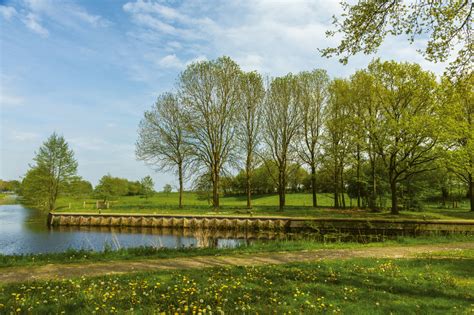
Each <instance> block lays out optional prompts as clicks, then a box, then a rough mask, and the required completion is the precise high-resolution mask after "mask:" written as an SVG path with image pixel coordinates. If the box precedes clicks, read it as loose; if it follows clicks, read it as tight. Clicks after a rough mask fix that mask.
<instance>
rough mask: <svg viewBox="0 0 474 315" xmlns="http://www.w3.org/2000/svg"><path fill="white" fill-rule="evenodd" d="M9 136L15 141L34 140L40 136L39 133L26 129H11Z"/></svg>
mask: <svg viewBox="0 0 474 315" xmlns="http://www.w3.org/2000/svg"><path fill="white" fill-rule="evenodd" d="M11 138H12V139H13V140H15V141H25V142H26V141H35V140H38V139H39V138H40V134H38V133H34V132H27V131H17V130H13V131H11Z"/></svg>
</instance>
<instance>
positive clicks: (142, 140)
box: [136, 93, 191, 208]
mask: <svg viewBox="0 0 474 315" xmlns="http://www.w3.org/2000/svg"><path fill="white" fill-rule="evenodd" d="M185 133H186V131H185V122H184V119H183V113H182V108H181V104H180V101H179V99H178V97H177V96H176V95H174V94H171V93H165V94H163V95H161V96H160V97H159V98H158V100H157V101H156V103H155V106H154V107H153V108H152V109H151V110H150V111H147V112H145V117H144V118H143V120H142V121H141V122H140V127H139V136H138V141H137V143H136V155H137V157H138V159H140V160H143V161H146V162H148V163H151V164H152V165H157V166H158V169H159V170H164V171H175V172H176V173H177V175H178V182H179V207H180V208H181V207H182V206H183V191H184V187H183V186H184V179H185V172H186V169H187V167H188V162H189V159H190V153H191V150H190V146H189V145H188V144H187V141H186V134H185Z"/></svg>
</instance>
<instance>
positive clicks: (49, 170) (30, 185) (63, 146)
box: [22, 133, 77, 211]
mask: <svg viewBox="0 0 474 315" xmlns="http://www.w3.org/2000/svg"><path fill="white" fill-rule="evenodd" d="M33 160H34V162H35V164H34V165H33V166H31V168H30V170H29V171H28V172H27V174H26V176H25V178H24V180H23V182H22V186H23V187H22V195H23V197H24V198H25V199H27V200H30V201H33V202H35V203H36V204H41V203H42V202H44V203H45V204H46V207H47V209H48V210H50V211H51V210H54V209H55V207H56V200H57V198H58V196H59V195H60V194H61V193H63V192H64V190H65V188H67V186H68V185H69V184H70V182H71V181H72V180H73V179H74V177H75V175H76V172H77V161H76V160H75V158H74V152H73V151H72V150H71V149H70V148H69V145H68V144H67V142H66V140H64V137H62V136H59V135H57V134H56V133H53V134H52V135H51V136H50V137H49V138H48V139H47V140H46V141H45V142H44V143H43V145H42V146H41V147H40V149H39V151H38V153H36V156H35V158H34V159H33Z"/></svg>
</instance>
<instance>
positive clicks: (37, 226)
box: [0, 205, 251, 255]
mask: <svg viewBox="0 0 474 315" xmlns="http://www.w3.org/2000/svg"><path fill="white" fill-rule="evenodd" d="M249 238H251V237H250V236H249V235H246V234H235V233H232V232H211V231H205V230H201V231H199V230H198V231H186V230H172V229H159V228H126V227H125V228H112V227H54V228H48V226H47V225H46V214H45V213H44V212H40V211H38V210H34V209H28V208H25V207H23V206H22V205H0V254H7V255H8V254H27V253H47V252H60V251H64V250H67V249H90V250H96V251H100V250H103V249H104V248H105V246H108V247H111V248H112V249H118V248H126V247H138V246H154V247H166V248H181V247H217V248H222V247H236V246H238V245H241V244H245V243H248V242H249Z"/></svg>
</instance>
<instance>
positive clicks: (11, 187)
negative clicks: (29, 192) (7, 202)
mask: <svg viewBox="0 0 474 315" xmlns="http://www.w3.org/2000/svg"><path fill="white" fill-rule="evenodd" d="M19 189H20V182H19V181H17V180H1V179H0V191H10V192H17V191H18V190H19Z"/></svg>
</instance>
